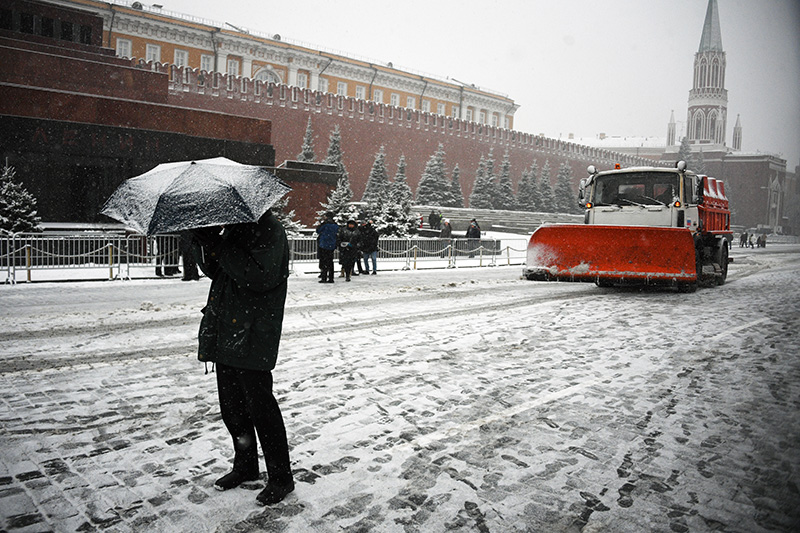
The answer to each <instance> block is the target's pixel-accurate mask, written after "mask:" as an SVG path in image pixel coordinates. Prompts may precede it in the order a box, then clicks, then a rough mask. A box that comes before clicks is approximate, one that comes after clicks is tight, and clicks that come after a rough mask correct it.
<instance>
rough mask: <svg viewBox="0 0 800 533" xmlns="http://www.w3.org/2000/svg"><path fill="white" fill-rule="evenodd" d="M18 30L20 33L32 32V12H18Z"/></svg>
mask: <svg viewBox="0 0 800 533" xmlns="http://www.w3.org/2000/svg"><path fill="white" fill-rule="evenodd" d="M19 31H21V32H22V33H33V13H20V14H19Z"/></svg>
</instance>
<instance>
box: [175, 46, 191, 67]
mask: <svg viewBox="0 0 800 533" xmlns="http://www.w3.org/2000/svg"><path fill="white" fill-rule="evenodd" d="M188 64H189V52H187V51H186V50H175V66H176V67H185V66H187V65H188Z"/></svg>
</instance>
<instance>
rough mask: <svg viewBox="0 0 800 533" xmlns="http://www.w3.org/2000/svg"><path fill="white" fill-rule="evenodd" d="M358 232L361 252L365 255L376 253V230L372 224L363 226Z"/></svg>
mask: <svg viewBox="0 0 800 533" xmlns="http://www.w3.org/2000/svg"><path fill="white" fill-rule="evenodd" d="M359 231H360V232H361V239H360V245H361V251H362V252H364V253H365V254H371V253H372V252H376V251H378V238H379V237H378V230H376V229H375V228H374V227H373V226H372V224H364V225H363V226H361V228H359Z"/></svg>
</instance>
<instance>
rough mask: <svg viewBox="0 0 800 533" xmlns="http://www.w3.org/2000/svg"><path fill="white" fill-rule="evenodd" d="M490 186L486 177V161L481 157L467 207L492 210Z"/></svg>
mask: <svg viewBox="0 0 800 533" xmlns="http://www.w3.org/2000/svg"><path fill="white" fill-rule="evenodd" d="M491 194H492V186H491V184H490V183H489V179H488V177H487V175H486V159H485V158H484V157H483V156H481V160H480V162H479V163H478V170H477V171H476V172H475V183H474V185H473V186H472V193H471V194H470V195H469V206H470V207H473V208H475V209H491V208H492V196H491Z"/></svg>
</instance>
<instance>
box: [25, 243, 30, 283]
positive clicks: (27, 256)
mask: <svg viewBox="0 0 800 533" xmlns="http://www.w3.org/2000/svg"><path fill="white" fill-rule="evenodd" d="M25 268H26V270H27V271H28V282H30V281H31V245H30V244H26V245H25Z"/></svg>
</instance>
